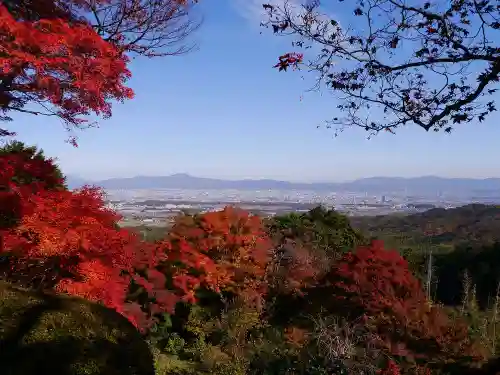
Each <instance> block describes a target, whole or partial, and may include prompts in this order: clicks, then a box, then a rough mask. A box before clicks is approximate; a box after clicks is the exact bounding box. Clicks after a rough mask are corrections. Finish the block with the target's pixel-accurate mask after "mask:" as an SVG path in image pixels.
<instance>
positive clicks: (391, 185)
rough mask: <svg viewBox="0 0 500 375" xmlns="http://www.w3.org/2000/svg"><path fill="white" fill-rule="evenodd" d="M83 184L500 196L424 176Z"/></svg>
mask: <svg viewBox="0 0 500 375" xmlns="http://www.w3.org/2000/svg"><path fill="white" fill-rule="evenodd" d="M85 183H90V184H95V185H97V186H101V187H103V188H104V189H161V188H164V189H165V188H172V189H238V190H268V189H272V190H315V191H341V190H343V191H346V190H348V191H357V192H365V191H367V192H396V191H405V190H407V192H408V193H409V194H411V193H413V192H415V193H423V192H434V193H435V192H438V191H443V192H450V191H452V192H468V193H484V192H489V193H497V194H498V195H500V178H487V179H473V178H444V177H436V176H424V177H415V178H402V177H370V178H363V179H359V180H355V181H351V182H342V183H328V182H324V183H296V182H289V181H279V180H270V179H264V180H221V179H215V178H204V177H195V176H191V175H189V174H185V173H178V174H173V175H170V176H136V177H129V178H111V179H107V180H100V181H93V182H92V181H85V180H83V179H79V178H77V177H73V176H72V177H69V178H68V184H69V185H70V187H72V188H75V187H79V186H82V185H84V184H85Z"/></svg>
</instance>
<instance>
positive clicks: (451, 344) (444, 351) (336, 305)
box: [319, 241, 481, 366]
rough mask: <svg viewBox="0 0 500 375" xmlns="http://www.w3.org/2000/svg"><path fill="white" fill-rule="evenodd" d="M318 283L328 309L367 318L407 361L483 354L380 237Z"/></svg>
mask: <svg viewBox="0 0 500 375" xmlns="http://www.w3.org/2000/svg"><path fill="white" fill-rule="evenodd" d="M319 285H320V286H319V290H321V293H320V294H323V296H324V295H325V293H331V294H332V295H333V296H334V298H333V300H332V301H331V305H330V306H328V308H330V309H336V310H337V311H344V312H347V313H348V314H356V315H357V316H360V317H363V318H364V321H365V326H366V327H367V328H368V329H371V330H373V332H374V333H376V335H377V336H378V338H379V339H380V340H379V341H377V344H378V345H380V346H382V347H383V348H384V349H385V350H387V351H388V353H389V354H390V355H393V356H399V357H402V358H404V360H405V361H406V362H407V363H410V364H412V363H413V364H417V363H424V364H426V365H429V366H433V365H436V366H439V365H441V364H443V363H448V362H450V361H451V362H455V361H461V360H464V359H465V358H467V356H470V357H471V358H469V359H470V360H472V358H473V357H474V359H476V360H477V359H479V358H480V357H481V353H480V352H479V351H478V350H477V348H476V347H475V345H474V343H473V342H471V340H470V339H469V336H468V330H467V326H466V325H465V324H464V323H463V322H461V321H459V320H456V321H454V322H452V321H451V320H450V319H449V317H448V316H447V314H446V313H445V312H444V311H443V310H442V308H440V307H439V306H432V305H431V304H430V303H429V301H427V300H426V296H425V293H424V292H423V290H422V288H421V286H420V283H419V281H418V280H417V279H416V278H415V277H414V276H413V275H412V273H411V272H410V270H409V269H408V264H407V262H406V261H405V260H404V259H403V258H402V257H401V256H400V255H399V253H397V252H396V251H388V250H385V249H384V248H383V244H382V242H380V241H374V242H373V243H372V244H371V246H368V247H360V248H359V249H357V250H356V251H355V252H350V253H347V254H346V255H345V256H344V257H343V258H342V259H341V260H340V261H339V263H338V264H337V266H336V267H335V268H333V269H332V270H331V271H330V272H329V274H328V275H326V277H325V278H324V279H323V280H321V282H320V283H319ZM475 357H477V358H475Z"/></svg>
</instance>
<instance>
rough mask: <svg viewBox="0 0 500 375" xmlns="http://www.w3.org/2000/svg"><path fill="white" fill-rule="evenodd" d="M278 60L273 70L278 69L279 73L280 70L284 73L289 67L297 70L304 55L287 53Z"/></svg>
mask: <svg viewBox="0 0 500 375" xmlns="http://www.w3.org/2000/svg"><path fill="white" fill-rule="evenodd" d="M278 60H279V61H278V63H277V64H276V65H274V66H273V68H278V70H279V71H280V72H281V71H282V70H284V71H286V70H287V69H288V68H289V67H292V68H295V69H296V68H298V67H299V64H300V63H302V61H303V60H304V55H303V54H302V53H296V52H289V53H285V54H284V55H281V56H280V57H279V59H278Z"/></svg>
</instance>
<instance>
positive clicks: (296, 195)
mask: <svg viewBox="0 0 500 375" xmlns="http://www.w3.org/2000/svg"><path fill="white" fill-rule="evenodd" d="M83 184H95V185H97V186H101V187H103V188H104V189H105V191H106V195H107V196H106V199H107V203H108V206H109V207H110V208H113V209H115V210H116V211H118V212H119V213H121V214H122V215H123V220H122V225H126V226H127V225H128V226H137V225H168V224H169V223H170V222H171V219H172V218H173V217H174V216H176V215H178V214H179V213H181V212H190V213H193V212H206V211H212V210H219V209H222V208H223V207H225V206H227V205H232V206H237V207H240V208H243V209H245V210H248V211H250V212H252V213H255V214H259V215H263V216H271V215H276V214H283V213H287V212H305V211H308V210H310V209H311V208H313V207H315V206H317V205H319V204H321V205H324V206H326V207H328V208H334V209H336V210H338V211H340V212H344V213H346V214H347V215H358V216H359V215H386V214H410V213H416V212H422V211H426V210H428V209H431V208H435V207H443V208H452V207H457V206H462V205H465V204H468V203H483V204H497V203H500V179H496V178H490V179H484V180H479V179H463V178H460V179H450V178H440V177H433V176H431V177H418V178H409V179H405V178H391V177H375V178H368V179H361V180H356V181H352V182H347V183H312V184H306V183H292V182H286V181H275V180H239V181H228V180H217V179H206V178H199V177H193V176H190V175H187V174H177V175H172V176H157V177H140V176H139V177H132V178H122V179H109V180H103V181H84V180H81V179H76V178H74V177H73V178H72V177H69V178H68V185H69V186H70V188H77V187H79V186H81V185H83Z"/></svg>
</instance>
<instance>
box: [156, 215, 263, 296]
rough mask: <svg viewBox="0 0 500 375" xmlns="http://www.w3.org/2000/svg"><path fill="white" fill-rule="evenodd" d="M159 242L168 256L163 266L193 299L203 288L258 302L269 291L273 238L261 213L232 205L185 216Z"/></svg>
mask: <svg viewBox="0 0 500 375" xmlns="http://www.w3.org/2000/svg"><path fill="white" fill-rule="evenodd" d="M157 247H158V249H160V251H164V252H165V253H166V255H167V257H168V262H165V263H164V264H163V265H162V266H161V267H159V268H158V269H159V270H160V271H161V272H162V273H164V274H165V275H167V276H168V277H169V278H171V279H172V283H173V285H172V287H173V288H174V290H176V293H177V294H178V295H179V297H180V299H182V300H184V301H189V302H193V301H194V300H195V295H194V292H195V290H196V289H198V288H200V287H204V288H207V289H210V290H213V291H216V292H220V291H226V292H231V293H235V294H238V295H240V296H243V297H245V298H247V299H249V300H252V301H258V300H259V299H260V297H261V296H262V294H263V293H265V290H266V285H265V276H266V267H267V264H268V260H269V250H270V248H271V243H270V240H269V238H268V237H267V235H266V233H265V230H264V227H263V224H262V222H261V220H260V218H258V217H257V216H252V215H250V214H249V213H247V212H245V211H242V210H239V209H235V208H231V207H226V208H225V209H224V210H222V211H217V212H210V213H205V214H203V215H197V216H184V217H181V218H180V219H179V220H178V221H177V222H176V224H175V225H174V227H173V228H172V230H171V232H170V234H169V236H168V238H167V239H166V240H165V241H162V242H160V243H158V245H157Z"/></svg>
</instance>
